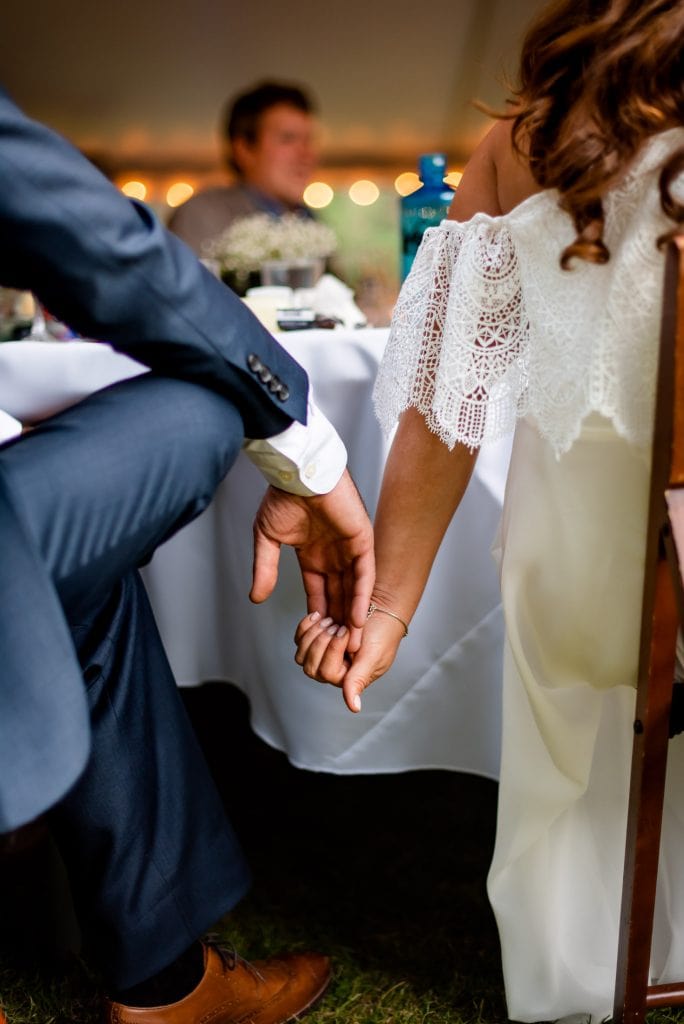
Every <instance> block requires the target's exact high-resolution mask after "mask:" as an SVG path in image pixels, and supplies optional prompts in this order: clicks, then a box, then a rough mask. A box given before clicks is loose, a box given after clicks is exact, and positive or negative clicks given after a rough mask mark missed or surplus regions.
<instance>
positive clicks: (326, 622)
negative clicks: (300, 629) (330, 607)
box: [321, 616, 332, 629]
mask: <svg viewBox="0 0 684 1024" xmlns="http://www.w3.org/2000/svg"><path fill="white" fill-rule="evenodd" d="M331 622H332V619H331V618H330V617H329V616H328V618H327V619H321V628H322V629H325V628H326V626H329V625H330V624H331Z"/></svg>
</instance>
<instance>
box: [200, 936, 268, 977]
mask: <svg viewBox="0 0 684 1024" xmlns="http://www.w3.org/2000/svg"><path fill="white" fill-rule="evenodd" d="M204 943H205V945H207V946H209V948H210V949H213V950H215V951H216V952H217V953H218V955H219V957H220V959H221V963H222V964H223V967H224V969H226V970H229V971H234V970H235V968H236V967H237V966H238V964H242V966H243V967H245V968H246V969H247V970H248V971H249V973H250V974H251V975H252V976H253V977H254V978H256V979H257V980H258V981H265V980H266V979H265V978H264V976H263V974H261V972H260V971H259V970H258V969H257V968H256V967H255V966H254V964H251V963H250V962H249V960H245V958H244V957H241V956H240V954H239V953H238V952H237V950H236V949H235V946H233V945H232V943H227V942H225V941H223V940H222V939H221V937H220V936H219V935H217V934H216V933H215V932H210V933H209V934H208V935H205V937H204Z"/></svg>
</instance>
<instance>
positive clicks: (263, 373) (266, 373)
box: [258, 366, 273, 384]
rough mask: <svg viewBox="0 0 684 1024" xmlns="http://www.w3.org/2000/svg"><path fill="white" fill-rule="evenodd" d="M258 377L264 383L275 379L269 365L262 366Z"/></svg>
mask: <svg viewBox="0 0 684 1024" xmlns="http://www.w3.org/2000/svg"><path fill="white" fill-rule="evenodd" d="M258 377H259V380H260V381H261V383H262V384H268V383H269V382H270V381H271V380H272V379H273V374H272V373H271V371H270V370H269V368H268V366H262V367H261V369H260V370H259V371H258Z"/></svg>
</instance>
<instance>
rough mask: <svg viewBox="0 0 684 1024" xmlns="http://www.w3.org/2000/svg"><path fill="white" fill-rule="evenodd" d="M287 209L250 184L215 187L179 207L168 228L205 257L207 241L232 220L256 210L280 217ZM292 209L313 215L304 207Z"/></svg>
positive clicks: (294, 211) (305, 215) (302, 214)
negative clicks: (204, 250)
mask: <svg viewBox="0 0 684 1024" xmlns="http://www.w3.org/2000/svg"><path fill="white" fill-rule="evenodd" d="M286 212H288V211H287V207H286V206H284V205H283V204H282V203H280V202H278V200H276V199H272V198H270V197H269V196H266V195H264V194H263V193H261V192H258V191H257V190H256V189H253V188H250V187H249V186H248V185H243V184H237V185H229V186H215V187H213V188H207V189H204V190H203V191H202V192H198V193H197V194H196V195H194V196H192V197H191V198H190V199H188V201H187V202H186V203H183V205H182V206H179V207H178V209H177V210H175V211H174V213H173V214H172V215H171V218H170V220H169V222H168V228H169V230H170V231H173V233H174V234H176V235H178V237H179V238H182V239H183V241H184V242H186V243H187V244H188V245H189V246H190V248H191V249H194V250H195V252H196V253H197V255H198V256H202V255H204V253H203V248H204V246H205V245H206V243H207V242H208V241H210V240H211V239H212V238H216V236H217V235H220V234H221V232H222V231H225V230H226V228H228V227H230V225H231V224H232V223H233V221H236V220H240V219H241V218H242V217H249V216H250V215H251V214H254V213H270V214H273V216H276V217H277V216H280V215H281V214H283V213H286ZM291 212H293V213H297V214H299V215H300V216H304V217H307V218H308V217H311V214H310V213H309V211H308V210H307V208H306V207H305V206H301V207H297V208H296V209H295V210H293V211H291Z"/></svg>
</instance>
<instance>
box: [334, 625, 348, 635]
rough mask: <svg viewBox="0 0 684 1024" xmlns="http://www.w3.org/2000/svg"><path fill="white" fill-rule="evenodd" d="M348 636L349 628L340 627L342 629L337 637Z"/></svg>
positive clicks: (338, 631)
mask: <svg viewBox="0 0 684 1024" xmlns="http://www.w3.org/2000/svg"><path fill="white" fill-rule="evenodd" d="M346 634H347V627H346V626H340V628H339V629H338V630H337V633H336V634H335V636H346Z"/></svg>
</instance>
